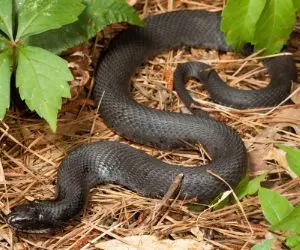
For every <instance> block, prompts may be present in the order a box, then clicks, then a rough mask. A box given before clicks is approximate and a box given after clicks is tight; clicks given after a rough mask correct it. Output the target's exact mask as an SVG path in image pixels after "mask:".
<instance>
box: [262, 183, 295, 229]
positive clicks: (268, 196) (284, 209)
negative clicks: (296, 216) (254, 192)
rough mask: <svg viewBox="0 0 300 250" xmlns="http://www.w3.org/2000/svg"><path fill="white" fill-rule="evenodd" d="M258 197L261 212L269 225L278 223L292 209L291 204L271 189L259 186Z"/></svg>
mask: <svg viewBox="0 0 300 250" xmlns="http://www.w3.org/2000/svg"><path fill="white" fill-rule="evenodd" d="M258 197H259V201H260V204H261V208H262V211H263V214H264V216H265V218H266V219H267V220H268V221H269V222H270V224H271V225H275V224H277V223H279V222H280V221H281V220H282V219H283V218H285V217H286V216H287V215H288V214H289V213H290V212H291V211H292V210H293V205H292V204H291V203H290V202H289V201H288V200H287V199H286V198H285V197H283V196H281V195H280V194H278V193H277V192H275V191H273V190H270V189H266V188H260V189H259V192H258Z"/></svg>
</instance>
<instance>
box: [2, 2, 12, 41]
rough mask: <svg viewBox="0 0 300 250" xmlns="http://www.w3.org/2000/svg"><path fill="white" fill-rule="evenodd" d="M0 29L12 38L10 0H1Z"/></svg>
mask: <svg viewBox="0 0 300 250" xmlns="http://www.w3.org/2000/svg"><path fill="white" fill-rule="evenodd" d="M0 29H1V30H2V31H3V32H4V33H5V34H6V35H7V36H8V37H9V38H10V39H11V40H13V34H12V0H2V1H1V8H0Z"/></svg>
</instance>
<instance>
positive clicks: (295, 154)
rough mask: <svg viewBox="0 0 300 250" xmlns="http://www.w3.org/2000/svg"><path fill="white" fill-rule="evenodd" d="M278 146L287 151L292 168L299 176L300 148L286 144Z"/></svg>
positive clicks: (287, 157)
mask: <svg viewBox="0 0 300 250" xmlns="http://www.w3.org/2000/svg"><path fill="white" fill-rule="evenodd" d="M278 147H279V148H280V149H282V150H283V151H284V152H286V156H285V157H286V160H287V162H288V164H289V167H290V168H291V170H292V171H293V172H294V173H295V174H296V175H297V176H300V149H297V148H292V147H287V146H284V145H278Z"/></svg>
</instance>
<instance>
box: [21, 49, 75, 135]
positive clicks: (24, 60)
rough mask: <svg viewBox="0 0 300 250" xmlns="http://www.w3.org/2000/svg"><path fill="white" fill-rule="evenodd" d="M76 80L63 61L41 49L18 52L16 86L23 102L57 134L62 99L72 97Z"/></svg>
mask: <svg viewBox="0 0 300 250" xmlns="http://www.w3.org/2000/svg"><path fill="white" fill-rule="evenodd" d="M72 79H73V76H72V74H71V72H70V71H69V69H68V64H67V62H66V61H65V60H63V59H62V58H60V57H58V56H56V55H54V54H52V53H50V52H48V51H46V50H44V49H41V48H37V47H21V48H18V68H17V73H16V84H17V87H18V88H19V92H20V96H21V98H22V100H25V102H26V104H27V106H28V107H29V108H30V110H32V111H34V110H35V111H36V112H37V113H38V114H39V115H40V116H41V117H43V118H44V119H45V120H46V121H47V122H48V123H49V124H50V127H51V129H52V130H53V131H55V130H56V120H57V112H58V109H60V107H61V103H62V97H70V88H69V85H68V81H71V80H72Z"/></svg>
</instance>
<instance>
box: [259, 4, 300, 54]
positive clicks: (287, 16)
mask: <svg viewBox="0 0 300 250" xmlns="http://www.w3.org/2000/svg"><path fill="white" fill-rule="evenodd" d="M295 23H296V12H295V8H294V4H293V1H292V0H269V1H267V3H266V6H265V8H264V10H263V12H262V14H261V17H260V19H259V20H258V22H257V25H256V31H255V35H254V44H255V50H256V51H257V50H261V49H264V48H265V51H264V52H263V54H265V55H267V54H273V53H277V52H280V50H281V49H282V47H283V45H284V44H285V43H286V41H287V40H288V38H289V35H290V33H291V32H292V30H293V27H294V25H295Z"/></svg>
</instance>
